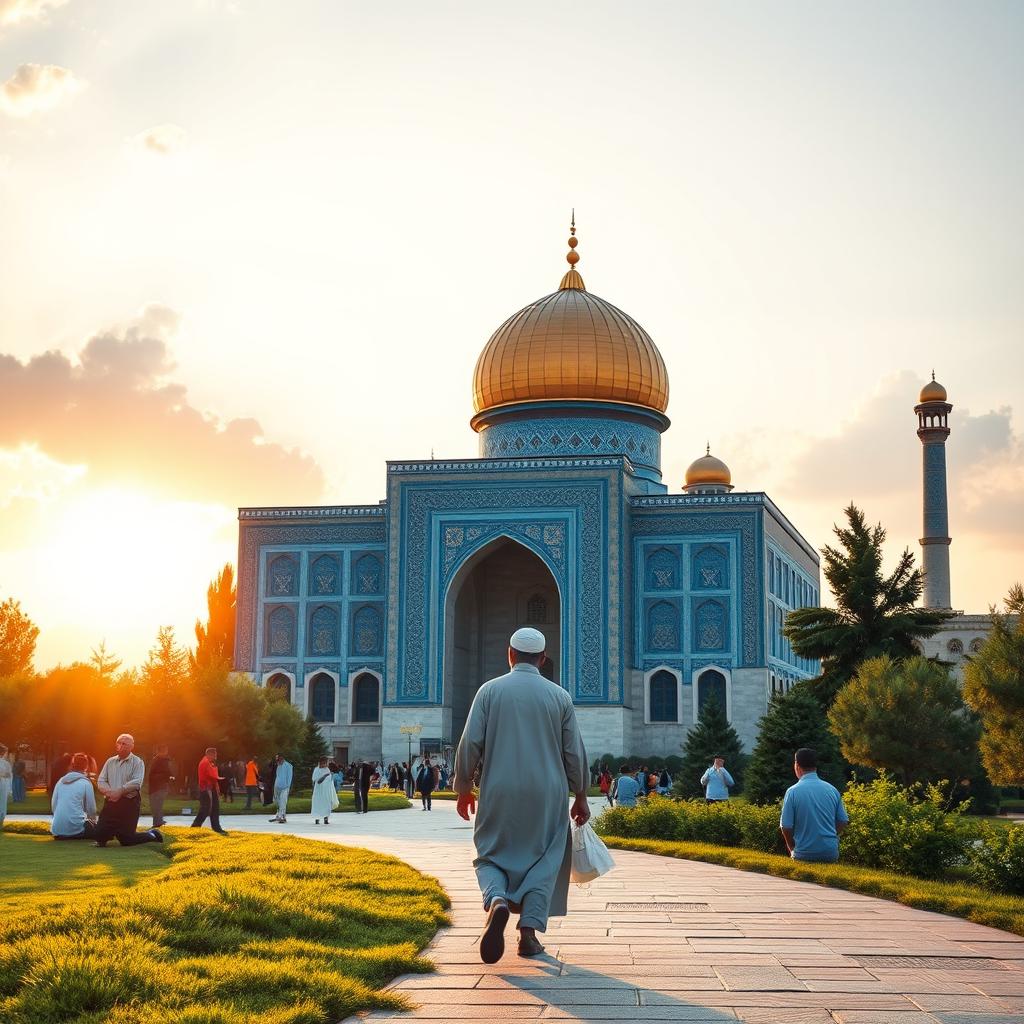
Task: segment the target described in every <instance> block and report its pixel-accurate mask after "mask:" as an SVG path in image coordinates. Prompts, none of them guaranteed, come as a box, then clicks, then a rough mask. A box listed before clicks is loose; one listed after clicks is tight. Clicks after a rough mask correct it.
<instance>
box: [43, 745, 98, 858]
mask: <svg viewBox="0 0 1024 1024" xmlns="http://www.w3.org/2000/svg"><path fill="white" fill-rule="evenodd" d="M88 771H89V757H88V755H87V754H75V756H74V757H72V758H71V765H70V771H69V772H68V773H67V775H65V776H64V777H63V778H61V779H59V780H58V781H57V783H56V785H55V786H54V787H53V796H52V797H51V798H50V806H51V808H52V809H53V821H51V822H50V832H51V833H52V834H53V838H54V839H92V838H94V837H95V835H96V794H95V793H94V792H93V789H92V782H90V781H89V776H88V774H87V773H88Z"/></svg>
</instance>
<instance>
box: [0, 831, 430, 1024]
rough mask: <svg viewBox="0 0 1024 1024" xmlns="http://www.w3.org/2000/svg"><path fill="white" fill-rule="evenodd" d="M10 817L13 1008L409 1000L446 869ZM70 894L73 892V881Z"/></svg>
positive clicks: (3, 919)
mask: <svg viewBox="0 0 1024 1024" xmlns="http://www.w3.org/2000/svg"><path fill="white" fill-rule="evenodd" d="M45 830H46V826H45V824H44V823H41V822H19V821H12V820H11V819H8V821H7V824H6V825H5V830H4V832H3V833H0V864H2V865H3V872H2V879H3V881H2V883H0V1020H2V1021H3V1022H4V1024H48V1022H53V1024H57V1022H60V1021H69V1022H70V1021H74V1022H75V1024H327V1022H331V1021H336V1020H341V1019H342V1018H344V1017H348V1016H350V1015H351V1014H354V1013H361V1012H366V1011H372V1010H389V1011H394V1010H402V1009H407V1008H408V1004H407V1003H406V1001H405V999H404V998H403V997H401V996H399V995H396V994H394V993H391V992H385V991H382V989H383V987H384V986H385V985H386V984H387V983H388V982H389V981H390V980H391V979H392V978H394V977H395V976H396V975H398V974H402V973H406V972H409V971H418V972H423V971H429V970H432V965H431V964H430V963H429V961H426V960H424V959H422V958H421V957H420V956H419V955H418V954H419V952H420V950H422V949H423V947H424V946H425V945H426V944H427V943H428V942H429V941H430V939H431V938H432V937H433V935H434V933H435V932H436V930H437V928H438V927H440V926H441V925H443V924H446V923H448V915H447V909H448V906H449V903H448V898H447V896H446V895H445V893H444V891H443V890H442V889H441V887H440V886H439V885H438V883H437V882H436V881H434V880H433V879H431V878H428V877H426V876H424V875H421V874H420V873H419V872H417V871H415V870H413V869H412V868H411V867H409V866H408V865H407V864H403V863H402V862H401V861H399V860H397V859H395V858H393V857H386V856H383V855H380V854H375V853H371V852H369V851H367V850H359V849H354V848H351V847H345V846H340V845H336V844H334V843H322V842H317V841H314V840H307V839H299V838H296V837H294V836H259V835H246V834H241V833H238V834H236V835H234V836H232V837H229V838H222V837H220V836H217V835H215V834H213V833H212V832H209V831H206V830H203V831H201V832H199V831H191V830H189V829H178V828H170V829H168V831H167V834H166V836H167V841H166V842H165V843H164V844H162V845H160V846H157V845H155V844H153V845H147V846H140V847H133V848H131V849H127V850H122V849H119V848H115V847H108V848H107V849H104V850H100V849H97V848H95V847H93V846H91V845H89V844H88V843H84V842H83V843H59V842H55V841H53V840H51V839H49V838H47V837H46V832H45ZM69 896H70V897H73V898H68V897H69Z"/></svg>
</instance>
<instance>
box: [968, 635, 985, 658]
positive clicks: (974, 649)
mask: <svg viewBox="0 0 1024 1024" xmlns="http://www.w3.org/2000/svg"><path fill="white" fill-rule="evenodd" d="M984 643H985V641H984V640H982V639H981V637H980V636H976V637H975V638H974V639H973V640H972V641H971V642H970V644H969V645H968V648H967V649H968V650H969V651H970V652H971V654H977V653H978V652H979V651H980V650H981V648H982V645H983V644H984Z"/></svg>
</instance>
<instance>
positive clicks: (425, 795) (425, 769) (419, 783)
mask: <svg viewBox="0 0 1024 1024" xmlns="http://www.w3.org/2000/svg"><path fill="white" fill-rule="evenodd" d="M416 788H417V789H418V790H419V791H420V800H421V801H422V802H423V810H425V811H429V810H431V805H430V796H431V794H432V793H433V792H434V766H433V765H432V764H431V763H430V758H429V757H428V758H427V759H426V760H425V761H424V762H423V763H422V764H421V765H420V771H419V774H418V775H417V776H416Z"/></svg>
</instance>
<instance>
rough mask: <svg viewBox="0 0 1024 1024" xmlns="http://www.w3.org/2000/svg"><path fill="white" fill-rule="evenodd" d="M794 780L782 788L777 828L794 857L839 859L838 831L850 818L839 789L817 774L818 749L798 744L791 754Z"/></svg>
mask: <svg viewBox="0 0 1024 1024" xmlns="http://www.w3.org/2000/svg"><path fill="white" fill-rule="evenodd" d="M793 772H794V773H795V774H796V777H797V783H796V785H795V786H790V787H789V789H787V790H786V796H785V798H784V799H783V801H782V817H781V819H780V820H779V828H780V830H781V832H782V838H783V839H784V840H785V842H786V849H787V850H789V855H790V857H792V858H793V859H794V860H813V861H822V862H824V863H828V864H833V863H835V862H836V861H837V860H839V833H840V832H842V831H843V829H844V828H846V825H847V823H848V822H849V820H850V817H849V815H848V814H847V813H846V808H845V807H844V806H843V798H842V797H841V796H840V795H839V790H838V789H836V787H835V786H833V785H831V783H828V782H826V781H825V780H824V779H819V778H818V752H817V751H816V750H812V749H811V748H810V747H801V748H800V749H799V750H798V751H797V752H796V754H795V756H794V758H793Z"/></svg>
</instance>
